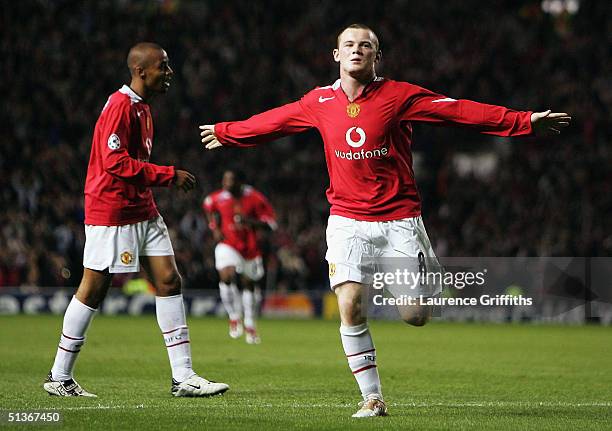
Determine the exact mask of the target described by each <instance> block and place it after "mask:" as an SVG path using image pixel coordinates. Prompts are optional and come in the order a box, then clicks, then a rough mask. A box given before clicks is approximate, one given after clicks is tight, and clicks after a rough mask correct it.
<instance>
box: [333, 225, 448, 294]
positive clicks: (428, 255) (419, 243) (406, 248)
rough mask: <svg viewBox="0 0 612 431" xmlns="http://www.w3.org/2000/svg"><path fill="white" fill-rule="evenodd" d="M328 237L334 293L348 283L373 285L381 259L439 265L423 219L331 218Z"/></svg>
mask: <svg viewBox="0 0 612 431" xmlns="http://www.w3.org/2000/svg"><path fill="white" fill-rule="evenodd" d="M326 237H327V253H326V255H325V259H326V260H327V262H328V264H329V283H330V286H331V288H332V289H333V288H334V287H335V286H337V285H339V284H342V283H345V282H347V281H354V282H357V283H362V284H367V285H370V284H372V281H373V277H372V276H373V274H374V272H375V271H376V270H377V268H373V266H374V265H375V261H376V260H378V259H384V258H400V257H406V258H410V259H409V260H410V261H414V262H417V259H426V260H427V261H430V262H431V261H435V262H437V258H436V255H435V253H434V251H433V248H432V247H431V243H430V242H429V237H428V236H427V232H426V231H425V226H424V225H423V220H422V218H421V217H420V216H419V217H413V218H405V219H401V220H392V221H384V222H370V221H359V220H354V219H350V218H347V217H342V216H338V215H331V216H330V217H329V220H328V223H327V231H326Z"/></svg>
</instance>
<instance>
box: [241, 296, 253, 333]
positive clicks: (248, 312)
mask: <svg viewBox="0 0 612 431" xmlns="http://www.w3.org/2000/svg"><path fill="white" fill-rule="evenodd" d="M242 304H243V306H244V326H245V327H247V328H255V314H256V312H255V307H256V302H255V295H253V291H251V290H246V289H245V290H243V291H242Z"/></svg>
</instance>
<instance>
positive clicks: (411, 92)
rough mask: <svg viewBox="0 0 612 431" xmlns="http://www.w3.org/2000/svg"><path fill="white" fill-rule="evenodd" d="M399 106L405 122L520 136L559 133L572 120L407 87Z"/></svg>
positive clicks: (547, 113)
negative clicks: (464, 127) (459, 127)
mask: <svg viewBox="0 0 612 431" xmlns="http://www.w3.org/2000/svg"><path fill="white" fill-rule="evenodd" d="M402 90H403V91H404V93H403V95H402V96H403V97H402V98H401V99H400V100H401V102H402V103H401V105H400V107H399V111H400V118H401V119H402V120H410V121H423V122H427V123H432V124H440V125H458V126H467V127H470V128H473V129H475V130H478V131H479V132H480V133H485V134H490V135H497V136H521V135H530V134H532V133H534V132H535V133H537V134H544V133H560V131H561V129H562V128H563V127H567V126H568V125H569V122H570V120H571V117H570V116H569V115H568V114H566V113H552V112H551V111H550V110H549V111H545V112H531V111H515V110H512V109H509V108H506V107H503V106H497V105H489V104H485V103H479V102H474V101H472V100H465V99H458V100H457V99H453V98H451V97H446V96H444V95H442V94H438V93H434V92H432V91H430V90H427V89H425V88H422V87H419V86H416V85H410V84H408V85H406V86H404V87H403V88H402Z"/></svg>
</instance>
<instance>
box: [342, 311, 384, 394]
mask: <svg viewBox="0 0 612 431" xmlns="http://www.w3.org/2000/svg"><path fill="white" fill-rule="evenodd" d="M340 338H341V339H342V347H344V353H345V354H346V358H347V360H348V364H349V367H350V368H351V371H352V372H353V375H354V376H355V380H357V384H358V385H359V389H360V390H361V395H362V396H363V399H364V400H366V399H368V398H379V399H381V400H382V399H383V398H382V389H381V386H380V378H379V377H378V369H377V368H376V349H375V348H374V343H373V342H372V336H371V335H370V331H369V329H368V324H367V322H366V323H363V324H361V325H357V326H344V325H340Z"/></svg>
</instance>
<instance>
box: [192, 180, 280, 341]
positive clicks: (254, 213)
mask: <svg viewBox="0 0 612 431" xmlns="http://www.w3.org/2000/svg"><path fill="white" fill-rule="evenodd" d="M221 184H222V188H221V189H220V190H217V191H215V192H213V193H211V194H210V195H208V196H207V197H206V199H204V204H203V205H202V206H203V209H204V212H205V213H206V216H207V218H208V226H209V227H210V230H211V231H212V233H213V236H214V238H215V240H216V241H217V246H216V247H215V267H216V268H217V271H218V272H219V280H220V281H219V292H220V294H221V301H222V302H223V305H224V307H225V310H226V311H227V314H228V316H229V335H230V337H232V338H239V337H240V336H242V333H243V324H242V313H243V311H244V332H245V333H246V336H245V339H246V342H247V343H249V344H259V343H260V342H261V339H260V338H259V335H258V333H257V325H256V317H257V309H258V306H259V300H260V298H261V290H260V288H259V286H257V282H259V281H260V280H261V279H262V278H263V276H264V265H263V260H262V253H261V250H260V248H259V245H258V244H257V229H262V228H269V229H272V230H274V229H276V220H275V215H274V210H273V209H272V206H271V205H270V203H269V202H268V200H267V199H266V197H265V196H264V195H263V194H261V193H260V192H259V191H257V190H255V189H254V188H253V187H251V186H249V185H246V184H244V175H243V174H242V172H240V171H232V170H228V171H225V173H224V174H223V179H222V181H221ZM239 287H240V288H241V289H242V294H241V293H240V289H239Z"/></svg>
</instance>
